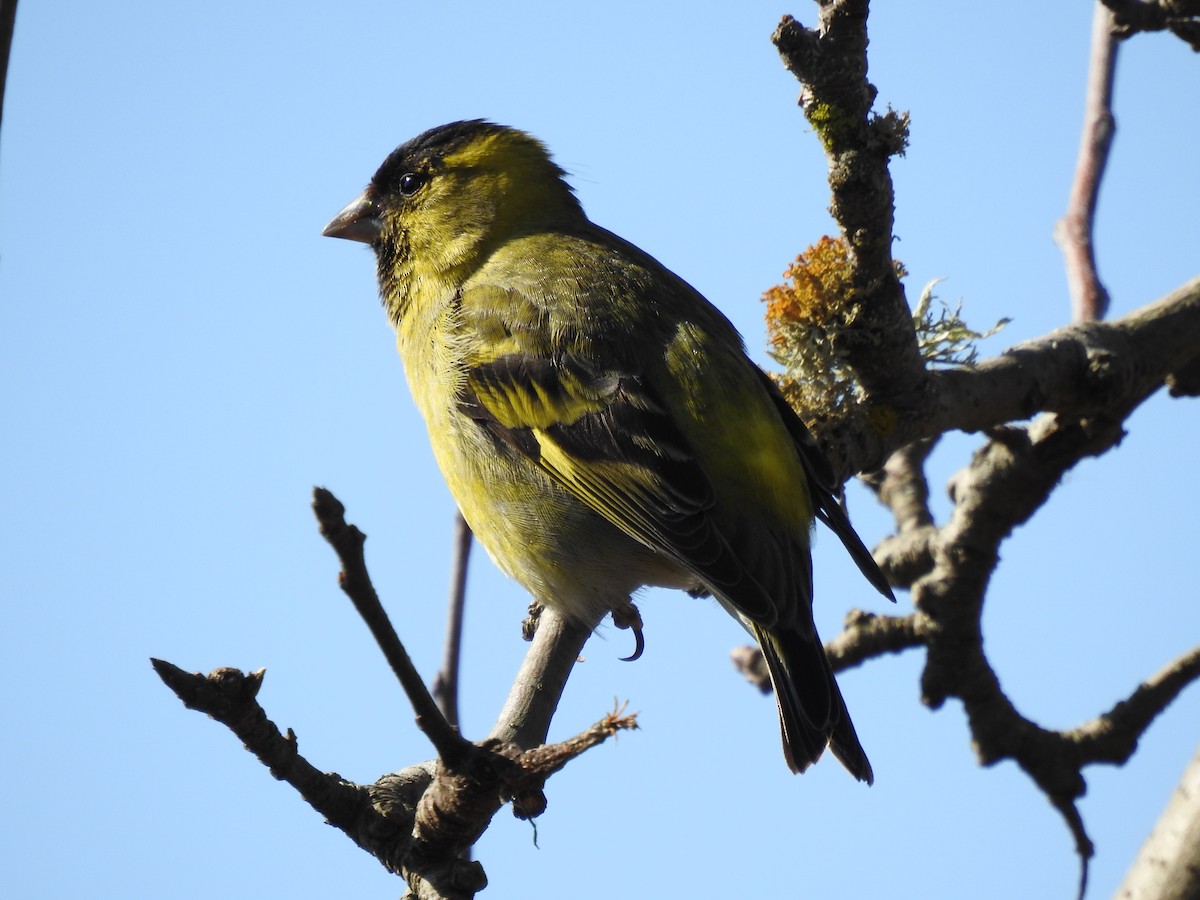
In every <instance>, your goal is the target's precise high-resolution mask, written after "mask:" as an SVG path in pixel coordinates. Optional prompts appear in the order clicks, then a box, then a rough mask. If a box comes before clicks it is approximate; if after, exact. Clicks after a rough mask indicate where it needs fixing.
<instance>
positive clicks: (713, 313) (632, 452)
mask: <svg viewBox="0 0 1200 900" xmlns="http://www.w3.org/2000/svg"><path fill="white" fill-rule="evenodd" d="M563 176H564V173H563V172H562V170H561V169H559V168H558V166H557V165H555V164H554V162H553V161H552V160H551V158H550V156H549V154H548V153H547V151H546V148H545V147H544V146H543V145H542V144H541V143H540V142H539V141H537V140H536V139H534V138H532V137H530V136H529V135H527V134H525V133H523V132H520V131H517V130H515V129H511V128H505V127H503V126H499V125H493V124H490V123H487V122H482V121H471V122H456V123H452V124H450V125H446V126H442V127H440V128H435V129H432V130H430V131H427V132H425V133H424V134H422V135H419V136H418V137H416V138H414V139H413V140H411V141H409V142H408V143H406V144H403V145H401V146H400V147H398V148H397V149H396V150H395V151H394V152H393V153H392V154H391V155H390V156H389V157H388V158H387V159H386V160H385V161H384V163H383V165H382V166H381V167H380V168H379V170H378V171H377V172H376V173H375V175H374V177H373V178H372V179H371V183H370V184H369V185H368V187H367V189H366V190H365V191H364V192H363V194H362V195H361V196H360V197H359V198H357V199H356V200H355V201H354V202H353V203H351V204H350V205H349V206H347V207H346V209H344V210H343V211H342V213H340V214H339V215H338V216H337V217H336V218H335V219H334V220H333V221H332V222H331V223H330V224H329V226H328V227H327V228H326V231H325V233H326V234H328V235H331V236H335V237H344V238H349V239H352V240H358V241H363V242H365V243H368V244H370V245H371V246H372V247H373V249H374V250H375V255H376V263H377V273H378V277H379V286H380V294H381V296H382V298H383V303H384V307H385V309H386V311H387V314H388V317H389V318H390V320H391V321H392V323H393V325H394V326H395V328H396V334H397V342H398V347H399V350H400V355H401V357H402V358H403V360H404V367H405V371H406V374H407V376H408V382H409V386H410V388H411V390H412V393H413V397H414V399H415V400H416V404H417V407H418V409H420V411H421V414H422V415H423V416H424V418H425V421H426V425H427V426H428V430H429V438H430V441H431V443H432V446H433V450H434V454H435V456H436V458H437V461H438V465H439V466H440V467H441V470H442V473H443V474H444V476H445V478H446V482H447V484H448V486H449V488H450V491H451V493H452V494H453V495H454V497H455V499H456V500H457V502H458V504H459V507H460V508H461V510H462V512H463V515H464V516H465V517H466V519H467V521H468V523H469V524H470V525H471V528H472V530H473V531H474V533H475V535H476V537H477V538H478V539H479V541H480V543H481V544H483V546H484V547H485V548H486V549H487V551H488V553H489V554H490V555H491V557H492V559H493V560H495V562H496V563H497V565H498V566H500V568H501V569H503V570H504V571H505V572H506V573H508V574H509V575H510V576H512V577H513V578H515V579H517V580H518V581H519V582H521V583H522V584H523V585H524V586H525V587H526V588H527V589H528V590H529V591H530V592H531V593H532V594H533V595H534V597H535V598H536V599H537V600H538V601H540V602H542V603H543V604H545V605H548V606H551V607H554V608H557V609H559V610H561V611H562V612H563V613H564V614H566V615H568V616H571V617H574V618H576V619H579V620H581V621H583V622H586V623H587V624H589V625H595V624H596V623H597V622H598V621H599V620H600V618H601V617H602V616H603V615H604V614H606V613H608V612H610V611H612V610H616V609H624V608H626V607H627V605H628V603H629V598H630V595H631V593H632V592H634V591H636V590H638V589H639V588H641V587H643V586H645V585H662V586H667V587H675V588H685V589H688V590H692V591H697V592H705V593H710V594H712V595H713V596H715V597H716V599H717V600H718V601H719V602H720V603H721V605H722V606H724V607H725V609H727V610H728V611H729V612H730V613H731V614H732V615H734V616H735V617H736V618H737V619H739V620H740V621H741V622H742V623H743V624H744V625H745V626H746V627H747V628H748V629H750V631H751V632H752V633H753V634H755V635H756V637H758V638H759V641H760V645H761V646H762V649H763V652H764V655H765V656H766V659H767V663H768V668H769V670H770V672H771V678H772V682H773V683H774V685H775V688H776V696H777V699H778V702H779V711H780V718H781V728H782V732H783V736H784V750H785V756H786V759H787V762H788V765H789V766H790V767H791V768H792V769H793V770H794V771H801V770H803V769H804V768H805V767H807V766H808V765H809V764H811V763H812V762H814V761H815V760H816V759H817V757H819V756H820V755H821V752H822V751H823V750H824V748H825V747H826V746H827V745H829V746H831V747H832V748H833V751H834V753H835V754H836V755H837V756H838V758H839V759H841V760H842V762H843V763H845V764H846V766H847V768H849V769H850V771H851V772H852V773H853V774H854V775H855V776H856V777H858V778H860V779H862V780H866V781H869V780H870V779H871V769H870V764H869V763H868V762H867V760H866V756H865V754H863V752H862V748H861V746H859V743H858V739H857V736H855V734H854V729H853V726H852V725H851V724H850V719H849V716H848V714H847V713H846V711H845V708H844V704H843V703H842V700H841V694H840V692H839V691H838V688H837V684H836V682H834V680H833V675H832V672H831V670H830V668H829V664H828V661H827V660H826V659H825V656H824V651H823V649H822V646H821V643H820V640H819V638H818V637H817V635H816V631H815V629H814V627H813V624H812V609H811V604H812V578H811V563H810V560H809V554H808V545H809V532H810V529H811V527H812V522H813V519H814V515H815V514H816V513H817V512H818V510H820V511H821V514H822V518H823V520H825V521H827V522H829V524H830V525H831V526H832V527H833V528H834V530H835V531H836V532H837V533H838V535H839V537H841V538H842V540H843V542H845V543H846V546H847V547H848V548H849V549H850V552H851V553H852V555H854V557H855V559H856V561H858V562H859V564H860V566H861V567H862V568H863V571H864V572H865V573H866V574H867V576H868V578H869V579H871V581H872V583H874V584H875V585H876V586H877V587H879V588H880V589H881V590H883V591H885V592H888V591H887V587H886V583H885V582H884V580H883V576H882V575H881V574H880V573H879V572H878V569H877V568H875V566H874V563H873V561H871V559H870V555H869V554H868V553H867V551H866V549H865V548H864V547H863V546H862V543H861V541H859V540H858V537H857V535H855V534H854V532H853V530H852V529H851V528H850V525H849V523H848V522H847V521H846V519H845V515H844V513H842V512H841V508H840V507H839V506H838V505H837V501H836V499H835V498H834V493H833V491H834V486H833V485H831V484H829V483H828V481H829V479H828V475H827V472H826V468H827V467H826V466H825V464H824V463H823V462H822V461H821V459H820V456H819V453H818V452H817V450H816V447H815V445H814V444H813V442H812V440H811V438H810V437H809V436H808V434H807V431H806V430H805V428H804V426H803V425H802V424H801V423H800V422H799V420H798V419H797V418H796V417H795V413H794V412H792V410H791V409H790V408H788V407H787V405H786V403H784V401H783V399H782V397H781V396H780V395H779V393H778V391H777V390H776V389H775V387H774V385H773V383H772V382H771V381H770V380H769V379H768V378H766V377H765V376H764V375H763V374H762V372H761V371H759V370H758V369H757V368H756V367H755V366H754V364H753V363H752V362H751V361H750V360H749V359H748V358H747V357H746V354H745V351H744V349H743V346H742V342H741V338H740V337H739V336H738V335H737V333H736V331H735V330H734V328H733V327H732V325H730V323H729V322H728V320H727V319H726V318H725V317H724V316H722V315H721V313H720V312H718V311H717V310H716V309H715V308H714V307H713V306H712V305H711V304H709V303H708V301H706V300H705V299H704V298H703V297H701V296H700V295H699V294H698V293H697V292H696V291H695V290H694V289H693V288H692V287H691V286H690V285H688V284H687V283H686V282H684V281H683V280H682V279H680V278H679V277H678V276H676V275H674V274H673V273H671V272H670V271H668V270H667V269H666V268H664V267H663V266H662V265H661V264H660V263H659V262H657V261H656V260H655V259H653V258H652V257H650V256H649V255H647V254H646V253H644V252H643V251H641V250H639V249H638V248H636V247H634V246H632V245H631V244H629V243H627V242H626V241H623V240H622V239H621V238H619V237H617V236H616V235H614V234H611V233H610V232H608V231H605V230H604V229H602V228H600V227H599V226H597V225H594V224H593V223H592V222H590V221H589V220H588V218H587V216H586V215H585V214H584V212H583V210H582V208H581V207H580V205H579V202H578V201H577V200H576V198H575V195H574V194H573V192H572V191H571V189H570V187H569V186H568V185H567V183H566V181H565V180H564V177H563Z"/></svg>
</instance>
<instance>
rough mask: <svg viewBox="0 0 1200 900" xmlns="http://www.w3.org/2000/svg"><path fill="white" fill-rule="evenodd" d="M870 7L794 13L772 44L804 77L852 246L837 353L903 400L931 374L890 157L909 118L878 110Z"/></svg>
mask: <svg viewBox="0 0 1200 900" xmlns="http://www.w3.org/2000/svg"><path fill="white" fill-rule="evenodd" d="M867 8H868V3H867V0H840V2H837V3H823V4H821V5H820V13H819V14H820V25H819V27H818V28H816V29H808V28H805V27H803V26H802V25H800V23H799V22H797V21H796V20H795V19H794V18H792V17H791V16H785V17H784V18H783V20H782V21H781V22H780V24H779V27H778V28H776V30H775V33H774V34H773V35H772V40H773V41H774V43H775V47H776V49H778V51H779V54H780V56H781V57H782V59H783V62H784V65H786V66H787V68H788V69H789V70H790V71H791V72H792V73H793V74H794V75H795V76H796V77H797V79H799V81H800V83H801V86H802V87H801V94H800V106H801V109H802V110H803V111H804V116H805V118H806V119H808V121H809V124H811V125H812V127H813V130H814V131H815V132H816V134H817V137H818V138H819V139H820V141H821V146H822V147H823V148H824V149H825V155H826V157H827V158H828V160H829V187H830V190H831V197H830V206H829V210H830V212H831V213H832V214H833V217H834V219H835V220H836V221H837V223H838V226H839V228H840V230H841V234H842V237H843V238H844V239H845V241H846V243H847V246H848V247H849V250H850V292H849V295H848V297H847V298H846V299H847V301H848V302H847V304H846V306H845V309H844V311H843V313H842V317H843V321H844V323H845V324H846V325H851V324H852V325H853V327H847V328H844V329H842V330H841V331H840V332H838V333H837V334H836V335H835V338H834V340H835V350H836V351H837V352H838V354H839V355H840V356H843V357H844V358H845V359H846V360H847V361H848V362H849V363H850V364H851V365H852V366H853V367H854V369H855V372H856V374H857V376H858V380H859V382H860V384H861V385H862V387H863V389H864V390H865V392H866V394H867V395H868V397H876V398H879V399H880V400H881V401H882V402H887V403H890V404H891V405H893V406H896V405H899V404H901V403H903V402H904V401H906V400H911V399H913V398H916V397H918V396H919V395H920V393H921V385H922V384H923V382H924V375H925V369H924V366H923V365H922V363H921V358H920V355H919V354H918V353H917V349H916V341H915V340H914V335H913V324H912V319H911V317H910V314H909V310H908V304H907V303H906V302H905V299H904V287H903V285H902V284H901V282H900V279H899V277H898V274H897V269H896V264H895V261H894V260H893V259H892V243H893V240H894V236H893V234H892V225H893V219H894V209H893V189H892V178H891V173H890V172H889V171H888V160H889V159H890V158H891V157H892V156H894V155H896V154H899V153H903V152H904V148H905V145H906V143H907V140H908V117H907V116H906V115H903V114H900V113H896V112H893V111H891V110H889V111H887V112H886V113H884V114H882V115H880V114H876V113H875V112H873V111H872V106H873V104H874V102H875V95H876V90H875V87H874V86H873V85H872V84H871V83H870V81H868V80H867Z"/></svg>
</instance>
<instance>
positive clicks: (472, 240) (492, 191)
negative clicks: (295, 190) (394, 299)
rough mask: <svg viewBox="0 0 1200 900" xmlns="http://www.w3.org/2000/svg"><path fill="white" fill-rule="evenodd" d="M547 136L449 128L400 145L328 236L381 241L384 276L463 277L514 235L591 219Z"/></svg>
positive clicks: (499, 128) (485, 127)
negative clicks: (548, 147) (552, 153)
mask: <svg viewBox="0 0 1200 900" xmlns="http://www.w3.org/2000/svg"><path fill="white" fill-rule="evenodd" d="M564 174H565V173H564V172H563V170H562V169H560V168H559V167H558V166H557V165H555V163H554V162H553V160H551V158H550V154H549V152H548V151H547V150H546V147H545V146H544V145H543V144H542V143H541V141H539V140H537V139H536V138H534V137H532V136H530V135H528V134H526V133H525V132H523V131H518V130H517V129H515V128H508V127H506V126H503V125H494V124H492V123H491V122H485V121H482V120H472V121H466V122H454V123H451V124H449V125H442V126H441V127H439V128H433V129H430V130H429V131H426V132H425V133H424V134H420V135H418V136H417V137H415V138H413V139H412V140H411V141H408V142H407V143H405V144H401V145H400V146H399V147H397V148H396V149H395V150H394V151H393V152H392V153H391V155H390V156H388V158H387V159H385V160H384V161H383V165H381V166H380V167H379V170H378V171H377V172H376V173H375V175H374V176H373V177H372V178H371V183H370V184H369V185H368V186H367V189H366V190H365V191H363V193H362V194H360V195H359V196H358V197H356V198H355V199H354V200H353V201H351V203H350V204H349V205H348V206H347V207H346V208H345V209H343V210H342V211H341V212H340V213H338V215H337V216H336V217H334V219H333V221H331V222H330V223H329V224H328V225H327V226H325V231H324V232H323V233H324V234H325V235H327V236H329V237H340V238H346V239H349V240H354V241H362V242H363V243H367V244H370V245H371V246H372V247H374V249H375V252H376V254H377V255H378V257H379V268H380V278H381V284H382V281H383V279H385V278H388V277H396V276H398V275H402V273H401V272H400V271H399V270H404V272H405V273H407V277H411V276H412V275H417V276H420V277H426V278H444V279H450V280H454V279H456V278H461V277H465V275H466V274H467V273H469V270H470V269H472V268H474V266H476V265H478V264H479V262H481V261H482V259H483V258H485V257H486V255H487V254H488V253H489V252H490V251H491V250H493V249H495V247H497V246H499V245H500V244H502V243H503V242H504V241H506V240H508V239H510V238H512V237H515V236H517V235H520V234H524V233H529V232H531V231H536V230H540V229H547V228H554V227H563V226H565V225H568V224H569V223H570V222H572V221H577V220H578V219H580V218H581V217H582V215H583V214H582V210H581V208H580V206H579V201H578V200H576V198H575V195H574V194H573V193H572V191H571V188H570V186H569V185H568V184H567V183H566V181H564V180H563V176H564Z"/></svg>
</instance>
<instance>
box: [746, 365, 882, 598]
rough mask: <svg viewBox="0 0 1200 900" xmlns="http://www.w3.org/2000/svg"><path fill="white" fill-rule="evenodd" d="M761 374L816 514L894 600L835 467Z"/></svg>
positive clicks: (772, 383)
mask: <svg viewBox="0 0 1200 900" xmlns="http://www.w3.org/2000/svg"><path fill="white" fill-rule="evenodd" d="M760 374H761V375H762V381H763V384H764V386H765V387H766V389H767V392H768V393H769V394H770V395H771V399H772V400H773V401H774V402H775V407H776V408H777V409H778V410H779V415H780V417H781V418H782V419H783V423H784V425H785V426H786V427H787V429H788V432H789V433H790V434H791V435H792V439H793V440H794V441H795V444H796V450H797V452H798V453H799V454H800V460H801V462H803V463H804V471H805V473H806V474H807V475H808V492H809V496H810V497H811V498H812V503H813V510H814V512H815V513H816V516H817V518H818V519H820V520H821V521H822V522H824V523H825V525H826V526H827V527H828V528H829V530H830V531H832V532H833V533H834V534H836V535H837V536H838V539H839V540H840V541H841V542H842V545H843V546H844V547H845V548H846V552H848V553H849V554H850V558H851V559H853V560H854V562H855V564H856V565H857V566H858V568H859V571H861V572H862V573H863V575H864V576H866V579H867V580H868V581H869V582H871V585H872V586H873V587H874V588H875V590H877V591H879V593H881V594H883V596H885V597H887V598H888V599H889V600H891V601H892V602H893V603H895V602H896V596H895V594H893V593H892V587H891V585H890V584H888V580H887V577H886V576H885V575H884V574H883V572H882V571H880V569H879V565H878V564H877V563H876V562H875V557H873V556H872V555H871V551H870V550H868V549H867V548H866V545H864V544H863V542H862V538H860V537H859V536H858V532H856V531H855V530H854V526H853V525H851V524H850V519H849V518H848V517H847V515H846V511H845V510H844V509H843V508H842V504H841V502H840V501H839V496H840V494H841V489H840V488H839V487H838V486H837V483H836V479H835V478H834V475H833V470H832V469H831V468H830V465H829V462H828V460H826V459H825V457H824V455H822V453H821V449H820V448H819V447H818V446H817V442H816V440H815V439H814V438H813V436H812V432H810V431H809V430H808V428H807V427H806V426H805V424H804V422H802V421H801V420H800V417H799V416H798V415H796V411H795V410H793V409H792V406H791V404H790V403H788V402H787V400H786V399H785V398H784V396H783V394H782V393H781V392H780V390H779V388H778V386H777V385H776V384H775V382H774V381H772V380H771V377H770V376H769V375H767V373H766V372H761V373H760Z"/></svg>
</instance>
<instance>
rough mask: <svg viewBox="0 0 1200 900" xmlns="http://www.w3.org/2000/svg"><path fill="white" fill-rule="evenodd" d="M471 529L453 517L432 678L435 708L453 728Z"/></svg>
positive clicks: (465, 521)
mask: <svg viewBox="0 0 1200 900" xmlns="http://www.w3.org/2000/svg"><path fill="white" fill-rule="evenodd" d="M472 542H473V538H472V536H471V527H470V526H469V525H468V524H467V520H466V519H464V518H463V517H462V513H461V512H455V514H454V560H453V562H452V563H451V567H450V601H449V604H448V611H447V614H446V643H445V645H444V648H443V650H442V668H441V669H440V670H439V671H438V673H437V676H436V677H435V678H434V679H433V696H434V699H436V700H437V703H438V708H439V709H441V711H442V715H444V716H445V717H446V721H447V722H449V723H450V724H451V725H452V726H454V727H455V728H458V727H459V722H458V672H459V656H460V652H461V650H462V632H463V611H464V610H465V609H466V605H467V563H468V561H469V559H470V556H471V544H472Z"/></svg>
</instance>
